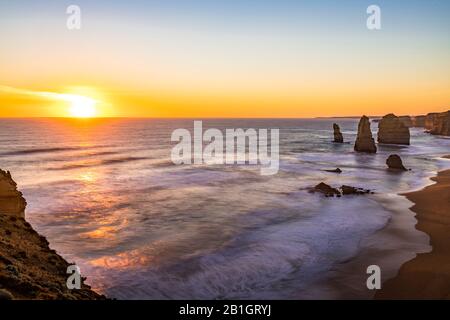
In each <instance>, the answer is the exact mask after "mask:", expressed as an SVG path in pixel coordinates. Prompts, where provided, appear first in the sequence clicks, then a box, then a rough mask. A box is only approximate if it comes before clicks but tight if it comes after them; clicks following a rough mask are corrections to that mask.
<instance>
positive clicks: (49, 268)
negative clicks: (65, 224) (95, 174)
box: [0, 170, 105, 300]
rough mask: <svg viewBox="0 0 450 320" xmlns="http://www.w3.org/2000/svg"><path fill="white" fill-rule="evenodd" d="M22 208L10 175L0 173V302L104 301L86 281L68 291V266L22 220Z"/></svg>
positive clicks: (23, 214) (22, 203)
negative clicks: (34, 300) (11, 300)
mask: <svg viewBox="0 0 450 320" xmlns="http://www.w3.org/2000/svg"><path fill="white" fill-rule="evenodd" d="M25 207H26V202H25V199H24V198H23V196H22V193H21V192H20V191H18V190H17V185H16V183H15V182H14V180H13V179H12V178H11V174H10V173H9V172H8V171H3V170H0V300H10V299H20V300H30V299H37V300H48V299H51V300H53V299H58V300H61V299H62V300H66V299H69V300H84V299H86V300H97V299H105V297H104V296H102V295H99V294H97V293H96V292H94V291H92V290H91V289H90V287H89V286H88V285H86V284H84V283H83V282H84V279H85V278H81V282H82V283H81V288H80V289H74V290H69V289H68V288H67V284H66V282H67V277H68V276H69V275H70V274H67V267H68V266H69V263H68V262H67V261H66V260H64V259H63V258H62V257H61V256H60V255H58V254H57V253H56V251H55V250H52V249H50V248H49V243H48V241H47V240H46V239H45V237H43V236H41V235H39V234H38V233H37V232H36V231H34V230H33V228H32V227H31V225H30V224H29V223H28V222H27V221H26V220H25V218H24V217H25Z"/></svg>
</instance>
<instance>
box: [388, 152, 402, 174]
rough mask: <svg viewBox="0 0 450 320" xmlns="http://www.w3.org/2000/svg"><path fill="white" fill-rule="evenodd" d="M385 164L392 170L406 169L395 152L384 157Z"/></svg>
mask: <svg viewBox="0 0 450 320" xmlns="http://www.w3.org/2000/svg"><path fill="white" fill-rule="evenodd" d="M386 165H387V166H388V168H389V169H393V170H402V171H406V170H407V169H406V168H405V167H404V166H403V162H402V159H401V158H400V156H399V155H397V154H391V155H390V156H389V157H388V158H387V159H386Z"/></svg>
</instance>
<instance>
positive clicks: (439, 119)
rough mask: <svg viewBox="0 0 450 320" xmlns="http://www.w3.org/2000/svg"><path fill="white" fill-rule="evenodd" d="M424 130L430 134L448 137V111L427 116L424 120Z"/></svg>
mask: <svg viewBox="0 0 450 320" xmlns="http://www.w3.org/2000/svg"><path fill="white" fill-rule="evenodd" d="M425 129H427V130H428V132H429V133H431V134H435V135H441V136H450V110H449V111H446V112H440V113H429V114H427V116H426V118H425Z"/></svg>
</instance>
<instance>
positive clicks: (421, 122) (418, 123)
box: [411, 116, 426, 128]
mask: <svg viewBox="0 0 450 320" xmlns="http://www.w3.org/2000/svg"><path fill="white" fill-rule="evenodd" d="M425 118H426V116H415V117H412V118H411V120H412V126H413V127H422V128H423V127H425Z"/></svg>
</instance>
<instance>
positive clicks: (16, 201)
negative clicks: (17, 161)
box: [0, 169, 27, 218]
mask: <svg viewBox="0 0 450 320" xmlns="http://www.w3.org/2000/svg"><path fill="white" fill-rule="evenodd" d="M26 205H27V202H26V201H25V199H24V197H23V196H22V193H21V192H20V191H18V190H17V184H16V183H15V182H14V180H13V179H12V178H11V174H10V173H9V171H3V170H1V169H0V214H7V215H14V216H18V217H21V218H23V217H25V207H26Z"/></svg>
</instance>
